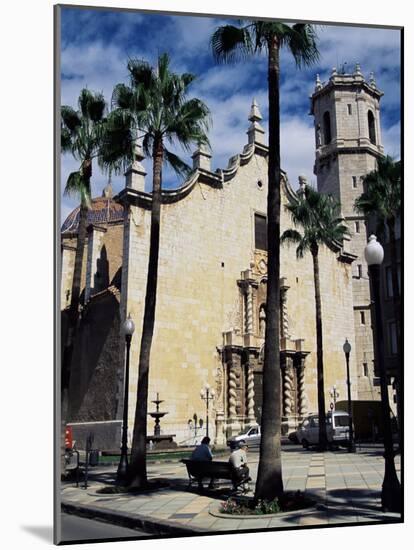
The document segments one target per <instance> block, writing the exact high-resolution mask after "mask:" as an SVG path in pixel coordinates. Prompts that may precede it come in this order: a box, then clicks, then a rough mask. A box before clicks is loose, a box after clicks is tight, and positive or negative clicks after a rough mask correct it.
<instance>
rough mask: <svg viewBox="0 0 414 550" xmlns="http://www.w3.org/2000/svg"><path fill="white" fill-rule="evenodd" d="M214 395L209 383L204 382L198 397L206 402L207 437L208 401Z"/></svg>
mask: <svg viewBox="0 0 414 550" xmlns="http://www.w3.org/2000/svg"><path fill="white" fill-rule="evenodd" d="M215 395H216V393H215V391H214V389H212V388H211V387H210V384H205V385H204V387H203V388H202V389H201V391H200V397H201V399H203V400H204V401H205V402H206V436H207V437H208V406H209V403H210V401H212V400H213V399H214V396H215Z"/></svg>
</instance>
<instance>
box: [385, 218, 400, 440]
mask: <svg viewBox="0 0 414 550" xmlns="http://www.w3.org/2000/svg"><path fill="white" fill-rule="evenodd" d="M387 226H388V231H389V233H390V255H391V278H392V301H393V306H394V318H395V328H396V331H397V376H396V386H397V387H396V395H397V419H398V432H399V441H400V443H401V421H402V411H401V381H402V377H401V370H402V364H401V357H402V350H401V329H400V316H401V304H400V285H399V283H398V259H397V243H396V239H395V219H390V220H387Z"/></svg>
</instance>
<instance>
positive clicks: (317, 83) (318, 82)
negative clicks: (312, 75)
mask: <svg viewBox="0 0 414 550" xmlns="http://www.w3.org/2000/svg"><path fill="white" fill-rule="evenodd" d="M321 88H322V82H321V79H320V78H319V75H318V74H317V75H316V81H315V91H318V90H320V89H321Z"/></svg>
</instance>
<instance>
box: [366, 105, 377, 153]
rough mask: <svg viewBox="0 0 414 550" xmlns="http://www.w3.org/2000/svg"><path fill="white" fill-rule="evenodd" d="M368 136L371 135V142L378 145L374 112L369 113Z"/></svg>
mask: <svg viewBox="0 0 414 550" xmlns="http://www.w3.org/2000/svg"><path fill="white" fill-rule="evenodd" d="M368 134H369V141H370V142H371V143H373V144H374V145H376V143H377V140H376V137H375V118H374V115H373V114H372V111H368Z"/></svg>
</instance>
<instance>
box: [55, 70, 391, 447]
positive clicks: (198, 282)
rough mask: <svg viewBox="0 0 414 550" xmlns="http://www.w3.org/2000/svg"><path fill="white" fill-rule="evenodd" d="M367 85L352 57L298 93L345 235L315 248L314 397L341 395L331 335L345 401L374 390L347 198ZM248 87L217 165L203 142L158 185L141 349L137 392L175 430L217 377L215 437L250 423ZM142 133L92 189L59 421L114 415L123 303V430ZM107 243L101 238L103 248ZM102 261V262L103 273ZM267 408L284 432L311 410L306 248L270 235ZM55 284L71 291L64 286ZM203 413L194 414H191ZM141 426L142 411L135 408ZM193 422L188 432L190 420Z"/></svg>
mask: <svg viewBox="0 0 414 550" xmlns="http://www.w3.org/2000/svg"><path fill="white" fill-rule="evenodd" d="M381 95H382V94H381V92H380V91H379V90H378V89H377V87H376V84H375V81H374V79H373V77H371V78H370V80H369V81H368V82H367V81H366V80H365V79H364V77H363V76H362V74H361V72H360V69H359V67H358V66H357V67H356V69H355V71H354V73H353V74H338V73H337V72H336V71H335V70H334V71H333V72H332V75H331V77H330V79H329V80H328V82H326V83H321V82H320V80H319V77H318V78H317V81H316V86H315V91H314V93H313V95H312V97H311V114H312V115H313V117H314V121H315V151H316V153H315V166H314V172H315V174H316V176H317V185H318V189H319V190H320V191H322V192H327V193H332V194H334V195H335V196H336V197H338V199H339V200H340V201H341V204H342V212H343V215H344V217H345V220H346V222H347V223H348V225H349V228H350V232H351V237H350V238H349V239H347V240H345V241H344V243H337V242H332V243H330V244H329V246H324V247H322V248H321V251H320V276H321V294H322V315H323V344H324V368H325V398H326V407H327V408H328V407H329V405H330V402H331V397H330V390H331V389H332V388H333V386H336V388H337V391H339V396H340V398H341V399H345V398H346V368H345V359H344V353H343V350H342V346H343V343H344V341H345V338H348V340H349V341H350V343H351V345H352V352H351V358H350V372H351V382H352V385H351V391H352V399H363V400H376V399H378V398H379V390H378V387H377V386H375V385H374V380H373V379H374V372H373V351H372V332H371V322H370V312H369V303H370V297H369V286H368V278H367V267H366V264H365V263H364V261H363V259H362V257H363V248H364V246H365V243H366V240H367V235H366V229H365V221H364V219H362V218H361V217H360V216H358V215H356V214H355V212H354V210H353V202H354V200H355V198H356V197H357V196H358V195H359V194H361V192H362V183H361V177H362V176H364V175H365V174H366V173H367V172H369V171H370V170H372V169H373V168H374V167H375V161H376V158H377V157H378V155H381V154H382V153H383V149H382V146H381V130H380V119H379V101H380V98H381ZM261 120H262V117H261V114H260V110H259V107H258V105H257V104H256V102H255V101H253V104H252V106H251V110H250V114H249V126H248V130H247V139H246V145H245V147H244V149H243V151H241V152H240V153H239V154H237V155H235V156H233V157H232V158H230V160H229V163H228V166H227V168H225V169H218V170H216V171H212V170H211V154H210V153H209V152H208V151H206V150H204V149H203V148H199V149H198V150H197V151H195V152H194V154H193V157H192V159H193V168H194V170H193V173H192V176H191V177H190V178H189V179H188V180H187V181H186V182H184V183H183V184H182V185H181V186H180V187H179V188H177V189H174V190H164V191H163V205H162V214H161V216H162V218H161V224H162V225H161V240H160V256H159V278H158V295H157V309H156V324H155V332H154V338H153V347H152V352H151V372H150V381H149V401H151V400H152V399H155V396H156V394H157V393H159V395H160V399H162V400H163V401H164V403H163V405H162V409H163V410H165V411H166V412H168V414H167V415H166V416H165V417H164V418H163V420H162V423H161V428H162V430H163V432H164V433H172V434H175V439H176V441H177V443H178V444H186V443H188V442H189V441H191V440H192V438H194V424H192V422H193V418H194V415H197V417H198V419H200V418H202V419H204V421H205V420H206V407H205V402H204V401H202V399H201V398H200V390H201V389H202V387H203V386H204V385H205V384H206V383H208V384H209V385H210V386H211V387H212V388H214V390H215V397H214V401H213V402H212V403H211V404H210V410H209V420H210V422H209V426H210V436H213V439H214V441H215V442H216V443H217V444H223V443H225V441H226V438H227V437H228V436H229V435H231V434H235V433H239V432H240V430H242V429H244V428H245V427H247V426H249V425H252V424H254V423H260V419H261V403H262V371H263V344H264V339H263V335H264V328H265V324H266V311H265V303H266V288H267V243H266V202H267V157H268V148H267V145H266V136H265V131H264V129H263V127H262V125H261ZM142 160H143V155H142V152H141V149H140V147H139V146H138V145H137V146H136V149H135V159H134V162H133V163H132V164H131V166H130V167H129V169H128V170H127V172H126V174H125V188H124V189H123V190H122V191H121V192H120V193H119V194H118V195H117V196H116V197H112V195H111V188H110V186H107V188H106V189H105V191H104V196H103V197H101V198H99V199H94V201H93V203H92V209H91V211H90V218H89V221H90V225H89V228H88V243H87V245H86V246H85V265H84V285H85V287H84V308H83V311H82V325H81V338H80V339H79V343H78V347H77V350H75V357H76V360H75V365H74V371H73V375H72V379H71V395H72V398H71V403H73V406H72V408H71V420H72V421H73V422H74V423H75V424H77V425H80V424H82V423H86V422H94V423H96V424H97V425H98V424H99V423H102V424H105V423H111V422H117V421H118V422H119V421H120V419H121V418H122V412H123V411H122V402H123V399H122V395H123V379H124V368H125V367H124V341H123V337H122V335H121V333H120V326H121V323H122V321H123V320H124V319H125V317H126V315H127V314H130V315H131V317H132V318H133V320H134V323H135V326H136V330H135V334H134V336H133V339H132V347H131V363H130V365H131V366H130V384H129V426H130V429H131V430H132V425H133V419H134V412H135V405H136V390H137V375H138V357H139V345H140V335H141V328H142V318H143V307H144V300H145V284H146V271H147V262H148V247H149V229H150V213H151V212H150V209H151V194H149V193H146V192H145V190H144V189H145V177H146V173H145V170H144V168H143V166H142V164H141V162H142ZM305 185H307V183H306V181H305V179H304V178H300V185H299V189H298V190H297V191H294V190H293V188H292V186H291V184H290V182H289V179H288V175H287V174H285V173H283V174H282V180H281V197H282V209H281V224H282V231H283V230H285V229H287V228H289V227H291V225H292V224H291V220H290V217H289V214H288V212H287V211H286V208H285V205H287V204H288V203H289V202H294V201H295V200H297V198H298V194H299V193H301V192H303V188H304V186H305ZM77 215H78V214H77V210H75V211H74V212H73V213H72V214H71V215H70V216H69V218H68V220H66V222H65V223H64V225H63V227H62V251H63V256H62V289H61V298H62V310H63V311H64V310H65V308H66V307H67V304H68V300H69V297H70V286H71V274H72V273H73V259H74V245H75V243H76V220H77ZM104 249H105V250H104ZM104 271H105V272H104ZM280 272H281V294H280V306H281V326H280V335H279V337H280V349H281V356H280V359H281V376H282V403H281V414H282V422H283V424H282V425H283V430H284V432H285V433H287V432H288V431H289V430H290V429H294V427H295V426H296V425H297V423H298V421H299V420H300V419H301V418H302V417H303V416H305V415H306V414H307V413H310V412H314V411H316V410H317V388H316V384H317V382H316V328H315V298H314V283H313V269H312V259H311V256H310V255H308V256H305V257H304V258H303V259H300V260H298V259H297V258H296V251H295V248H294V247H287V246H283V247H282V249H281V267H280ZM68 292H69V294H68ZM204 426H205V422H204ZM148 430H149V432H150V431H151V430H152V421H150V420H149V427H148ZM200 433H202V431H201V432H200Z"/></svg>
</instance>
